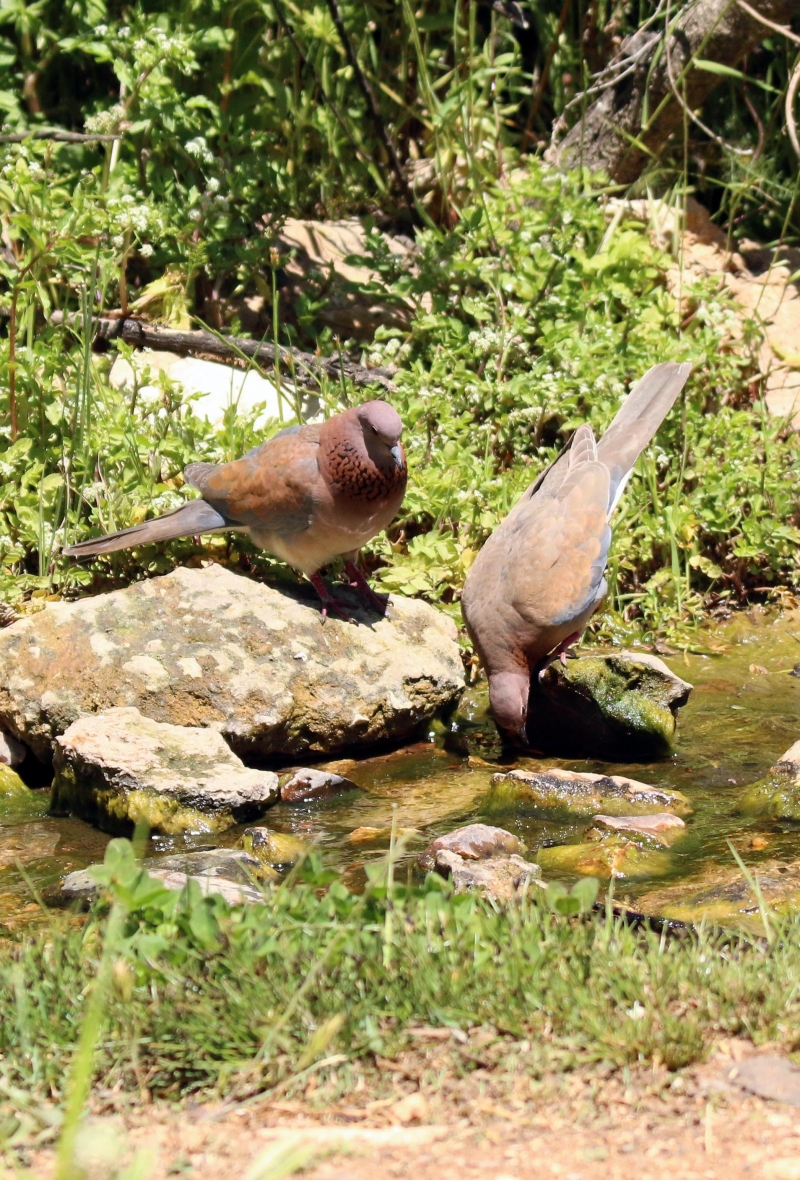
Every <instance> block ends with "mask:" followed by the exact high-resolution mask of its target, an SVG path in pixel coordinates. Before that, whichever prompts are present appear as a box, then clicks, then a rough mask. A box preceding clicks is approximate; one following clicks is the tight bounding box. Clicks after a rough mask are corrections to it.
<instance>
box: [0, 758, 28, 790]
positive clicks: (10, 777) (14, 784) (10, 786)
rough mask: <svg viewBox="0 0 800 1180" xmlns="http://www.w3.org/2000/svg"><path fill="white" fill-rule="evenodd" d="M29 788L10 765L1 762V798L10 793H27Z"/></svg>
mask: <svg viewBox="0 0 800 1180" xmlns="http://www.w3.org/2000/svg"><path fill="white" fill-rule="evenodd" d="M28 793H29V792H28V788H27V787H26V786H25V784H24V782H23V781H22V779H21V778H20V777H19V775H18V774H17V773H16V771H14V770H12V769H11V767H10V766H7V765H6V764H5V763H2V762H0V799H2V798H7V797H8V796H10V795H27V794H28Z"/></svg>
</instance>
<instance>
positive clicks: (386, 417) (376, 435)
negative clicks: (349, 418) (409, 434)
mask: <svg viewBox="0 0 800 1180" xmlns="http://www.w3.org/2000/svg"><path fill="white" fill-rule="evenodd" d="M356 413H357V416H358V420H359V422H360V424H361V430H362V432H363V434H364V442H365V443H366V447H367V450H368V451H369V452H370V454H371V455H372V456H373V457H375V458H376V459H377V458H379V457H382V454H383V455H386V453H387V452H388V455H389V456H391V460H392V462H393V463H394V465H395V467H398V468H400V469H402V468H403V467H404V466H405V456H404V455H403V448H402V447H401V446H400V435H401V434H402V433H403V423H402V421H401V420H400V415H399V414H398V412H397V410H395V409H393V408H392V407H391V406H390V405H389V403H388V402H383V401H373V402H365V403H364V405H363V406H359V407H358V410H357V411H356Z"/></svg>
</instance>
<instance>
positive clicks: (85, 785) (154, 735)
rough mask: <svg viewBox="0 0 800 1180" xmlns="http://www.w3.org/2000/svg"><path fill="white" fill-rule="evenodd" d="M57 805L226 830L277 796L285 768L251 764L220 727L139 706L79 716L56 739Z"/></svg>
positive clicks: (168, 825) (118, 826)
mask: <svg viewBox="0 0 800 1180" xmlns="http://www.w3.org/2000/svg"><path fill="white" fill-rule="evenodd" d="M54 766H55V778H54V780H53V795H52V801H51V808H52V810H53V811H54V812H55V813H56V814H61V815H64V814H72V815H79V816H81V817H82V818H83V819H87V820H89V821H90V822H91V823H96V824H97V825H98V826H99V827H101V828H103V829H105V830H106V831H111V832H116V831H130V829H131V827H132V826H133V825H135V824H137V823H139V822H141V821H144V822H146V823H147V824H148V825H149V827H150V828H151V829H152V830H153V831H156V832H165V833H167V834H168V835H178V834H180V833H182V832H219V831H223V830H224V829H225V828H229V827H231V826H232V825H233V824H235V823H237V822H238V821H239V820H240V819H242V818H244V817H246V816H248V815H251V816H255V815H258V814H260V813H261V812H262V811H264V810H265V808H267V807H268V806H269V805H270V804H271V803H274V802H275V801H276V800H277V798H278V776H277V775H276V774H273V773H272V771H269V770H250V769H248V767H246V766H244V765H243V764H242V762H241V760H240V759H239V758H237V757H236V755H235V754H234V753H233V752H232V750H231V749H230V748H229V747H228V745H227V744H226V743H225V740H224V739H223V737H222V736H221V735H220V734H219V733H218V732H217V731H216V730H215V729H199V728H197V727H189V726H180V725H167V724H165V723H163V722H160V721H152V720H151V719H150V718H149V717H143V716H142V714H141V713H140V712H139V710H138V709H133V708H117V709H107V710H106V711H104V712H102V713H97V714H95V715H94V716H90V717H81V718H79V720H77V721H74V722H73V723H72V725H70V727H69V729H68V730H67V731H66V733H64V734H63V735H62V736H61V737H59V738H57V739H56V753H55V759H54Z"/></svg>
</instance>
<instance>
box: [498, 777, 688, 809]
mask: <svg viewBox="0 0 800 1180" xmlns="http://www.w3.org/2000/svg"><path fill="white" fill-rule="evenodd" d="M485 809H486V810H487V811H490V812H497V813H502V812H509V811H532V812H546V813H551V814H555V815H567V816H570V817H571V818H573V819H591V818H592V816H595V815H597V814H598V813H603V814H604V815H611V816H616V815H653V814H655V813H657V812H661V811H669V812H671V813H672V814H673V815H690V814H691V810H692V809H691V807H690V805H689V800H688V799H687V798H686V796H685V795H683V794H681V792H680V791H666V790H664V789H663V788H662V787H650V786H648V785H647V784H646V783H639V782H636V780H635V779H632V778H623V777H622V776H621V775H617V774H614V775H605V774H590V773H588V772H581V771H576V770H545V771H533V770H510V771H508V772H507V773H504V774H496V775H494V777H493V778H492V785H491V788H490V791H489V794H488V796H487V798H486V802H485Z"/></svg>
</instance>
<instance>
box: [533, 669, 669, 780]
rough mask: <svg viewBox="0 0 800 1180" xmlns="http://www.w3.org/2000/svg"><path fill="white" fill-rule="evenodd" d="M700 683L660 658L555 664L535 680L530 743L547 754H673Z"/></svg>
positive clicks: (618, 756)
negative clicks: (684, 710)
mask: <svg viewBox="0 0 800 1180" xmlns="http://www.w3.org/2000/svg"><path fill="white" fill-rule="evenodd" d="M691 691H692V685H691V684H689V683H688V681H686V680H682V679H681V678H680V676H677V675H676V674H675V673H674V672H672V671H671V669H670V668H668V667H667V665H666V664H665V663H664V661H663V660H660V659H659V658H658V657H657V656H653V655H649V654H647V653H639V652H636V653H634V652H617V653H613V654H611V655H605V656H587V657H585V658H582V659H577V660H567V662H566V665H563V664H562V663H561V662H560V660H555V661H554V662H553V663H551V664H550V665H549V666H548V667H547V668H546V669H545V671H544V672H542V673H541V675H540V676H539V677H538V678H537V677H534V678H533V680H532V683H531V694H530V700H529V703H528V740H529V742H530V744H531V746H533V747H534V748H535V749H537V750H541V751H543V752H544V753H551V754H563V755H564V756H566V757H570V758H573V757H579V756H584V755H585V756H594V757H601V758H608V759H610V760H612V761H617V760H619V761H634V760H635V761H638V760H642V759H648V758H658V757H661V756H663V755H664V754H666V753H668V752H669V750H670V749H671V746H672V740H673V738H674V736H675V727H676V718H677V711H678V709H679V708H681V707H682V706H683V705H685V704H686V702H687V701H688V699H689V694H690V693H691Z"/></svg>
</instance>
